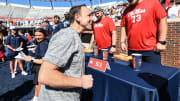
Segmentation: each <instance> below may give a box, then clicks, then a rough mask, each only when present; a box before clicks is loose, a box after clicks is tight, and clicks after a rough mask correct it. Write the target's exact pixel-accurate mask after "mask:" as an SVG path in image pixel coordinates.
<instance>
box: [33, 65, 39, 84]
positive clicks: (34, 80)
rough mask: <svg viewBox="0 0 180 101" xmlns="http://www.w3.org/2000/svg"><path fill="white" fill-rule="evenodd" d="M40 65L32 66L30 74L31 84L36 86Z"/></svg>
mask: <svg viewBox="0 0 180 101" xmlns="http://www.w3.org/2000/svg"><path fill="white" fill-rule="evenodd" d="M40 66H41V65H40V64H33V67H32V69H33V70H32V72H33V74H34V79H33V84H35V85H38V75H39V70H40Z"/></svg>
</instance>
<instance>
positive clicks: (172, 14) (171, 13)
mask: <svg viewBox="0 0 180 101" xmlns="http://www.w3.org/2000/svg"><path fill="white" fill-rule="evenodd" d="M179 10H180V9H179V8H178V6H177V4H176V1H170V5H169V6H168V7H167V13H168V18H177V17H178V15H179V14H178V13H179Z"/></svg>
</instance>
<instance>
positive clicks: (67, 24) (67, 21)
mask: <svg viewBox="0 0 180 101" xmlns="http://www.w3.org/2000/svg"><path fill="white" fill-rule="evenodd" d="M63 25H64V28H67V27H69V26H70V21H69V13H68V12H66V13H65V14H64V20H63Z"/></svg>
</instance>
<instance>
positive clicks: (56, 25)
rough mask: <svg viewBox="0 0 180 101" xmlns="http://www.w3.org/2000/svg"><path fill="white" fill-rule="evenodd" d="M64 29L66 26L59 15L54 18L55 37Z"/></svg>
mask: <svg viewBox="0 0 180 101" xmlns="http://www.w3.org/2000/svg"><path fill="white" fill-rule="evenodd" d="M62 28H64V25H63V23H62V22H61V21H60V17H59V16H58V15H55V16H54V25H53V35H54V34H55V33H56V32H58V31H59V30H60V29H62Z"/></svg>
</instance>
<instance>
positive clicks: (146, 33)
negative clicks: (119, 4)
mask: <svg viewBox="0 0 180 101" xmlns="http://www.w3.org/2000/svg"><path fill="white" fill-rule="evenodd" d="M165 16H167V14H166V12H165V10H164V8H163V7H162V6H161V4H160V2H159V0H143V1H142V2H140V3H139V4H137V5H136V6H130V7H128V8H127V9H126V10H125V11H124V13H123V16H122V20H121V26H124V27H126V28H127V30H126V32H127V36H128V49H129V50H135V51H145V50H153V49H154V47H155V45H156V43H157V33H158V32H157V29H158V27H157V26H158V25H157V22H159V21H160V19H161V18H163V17H165Z"/></svg>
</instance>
